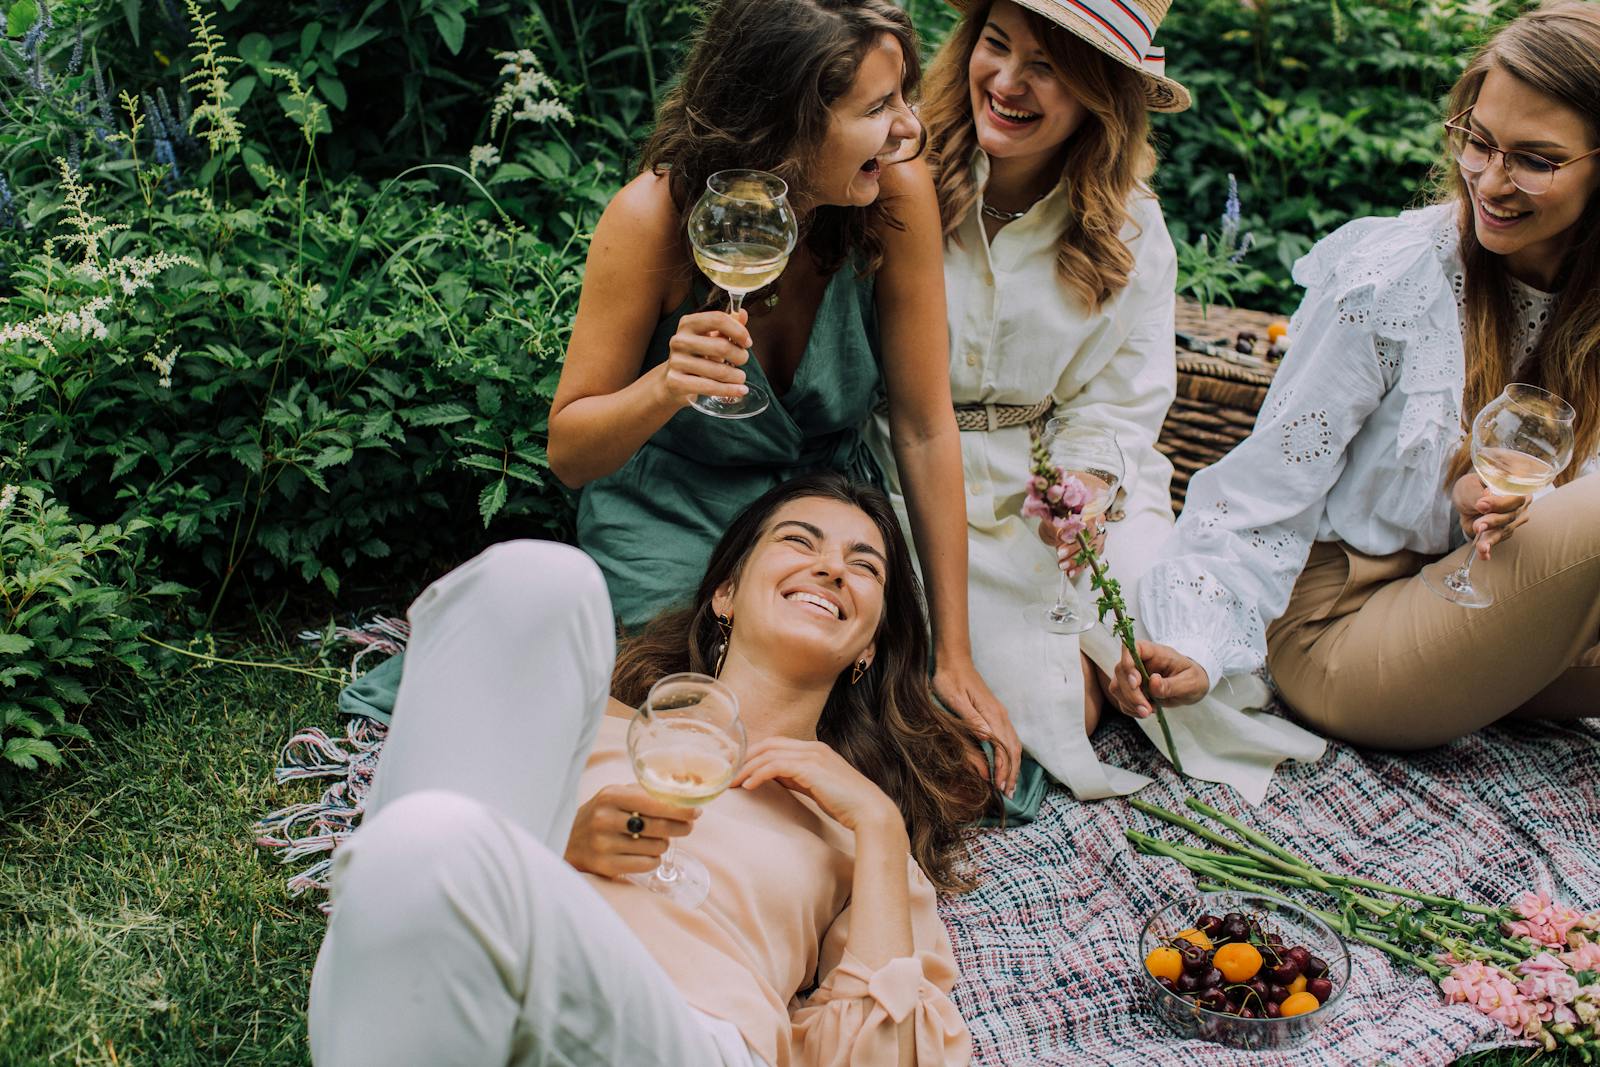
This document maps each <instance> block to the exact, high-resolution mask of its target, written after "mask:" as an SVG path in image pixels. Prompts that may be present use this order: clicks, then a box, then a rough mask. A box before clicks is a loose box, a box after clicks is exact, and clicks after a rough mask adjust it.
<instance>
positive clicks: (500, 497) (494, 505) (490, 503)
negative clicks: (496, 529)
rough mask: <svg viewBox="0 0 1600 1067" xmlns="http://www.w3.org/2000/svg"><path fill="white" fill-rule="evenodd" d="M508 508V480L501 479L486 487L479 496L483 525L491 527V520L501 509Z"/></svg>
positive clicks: (479, 509) (479, 510) (479, 508)
mask: <svg viewBox="0 0 1600 1067" xmlns="http://www.w3.org/2000/svg"><path fill="white" fill-rule="evenodd" d="M505 506H506V480H505V479H504V478H501V479H500V480H499V481H497V482H493V483H491V484H489V485H486V486H484V489H483V492H481V493H479V494H478V514H479V515H480V516H482V518H483V524H484V525H485V526H488V525H489V520H490V519H492V518H494V517H495V515H496V514H497V513H498V512H499V511H500V509H501V508H503V507H505Z"/></svg>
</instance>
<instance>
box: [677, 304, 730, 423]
mask: <svg viewBox="0 0 1600 1067" xmlns="http://www.w3.org/2000/svg"><path fill="white" fill-rule="evenodd" d="M749 318H750V312H748V311H746V310H743V309H740V310H739V311H736V312H731V313H730V312H727V311H697V312H694V313H693V314H689V315H685V316H684V317H683V318H681V319H679V320H678V332H677V333H675V334H673V335H672V340H671V341H669V342H668V343H667V360H666V362H665V363H663V364H662V368H663V373H662V388H664V389H665V390H666V393H667V397H668V399H669V401H670V403H671V404H672V405H673V406H674V407H675V408H683V407H688V406H689V405H691V404H693V403H694V402H695V400H696V398H698V397H721V398H725V399H729V400H737V399H738V398H740V397H742V396H744V395H746V394H747V393H748V392H749V391H750V390H749V386H747V385H745V381H744V379H745V372H744V371H743V370H741V369H740V368H742V367H743V366H744V365H745V363H746V362H748V361H749V359H750V331H749V329H748V328H747V326H746V323H747V321H748V319H749Z"/></svg>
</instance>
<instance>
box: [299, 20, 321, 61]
mask: <svg viewBox="0 0 1600 1067" xmlns="http://www.w3.org/2000/svg"><path fill="white" fill-rule="evenodd" d="M321 36H322V23H320V22H308V23H306V24H305V26H304V27H303V28H302V29H301V30H300V57H301V58H302V59H304V58H306V57H307V56H309V55H311V50H312V49H313V48H315V47H317V39H318V38H320V37H321Z"/></svg>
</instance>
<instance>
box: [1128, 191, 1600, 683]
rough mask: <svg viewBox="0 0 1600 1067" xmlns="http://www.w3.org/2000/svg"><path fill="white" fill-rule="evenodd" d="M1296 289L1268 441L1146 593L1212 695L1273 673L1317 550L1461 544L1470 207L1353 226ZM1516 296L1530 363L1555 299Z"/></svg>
mask: <svg viewBox="0 0 1600 1067" xmlns="http://www.w3.org/2000/svg"><path fill="white" fill-rule="evenodd" d="M1294 278H1295V281H1296V282H1298V283H1299V284H1300V285H1302V286H1304V287H1305V289H1306V295H1305V298H1304V300H1303V301H1302V302H1301V304H1300V308H1299V310H1298V311H1296V312H1295V314H1294V318H1293V320H1292V322H1291V323H1290V326H1289V336H1290V339H1291V347H1290V353H1289V356H1288V357H1287V358H1286V359H1285V360H1284V363H1283V366H1282V367H1281V368H1280V369H1279V371H1278V374H1277V377H1276V379H1275V380H1274V382H1273V384H1272V388H1271V390H1270V391H1269V392H1268V394H1267V398H1266V401H1265V403H1264V404H1263V405H1262V410H1261V415H1260V418H1259V419H1258V421H1257V423H1256V427H1255V431H1254V432H1253V433H1252V434H1251V435H1250V437H1249V438H1247V439H1246V440H1245V441H1244V443H1242V444H1241V445H1239V446H1238V447H1237V448H1235V449H1234V450H1233V451H1232V452H1230V453H1229V454H1228V455H1227V456H1226V457H1225V458H1223V459H1222V460H1221V461H1219V462H1217V463H1215V464H1213V465H1212V466H1211V467H1208V468H1207V469H1205V470H1203V471H1201V472H1200V473H1198V474H1196V475H1195V477H1194V480H1193V481H1192V482H1191V483H1190V487H1189V494H1188V500H1187V504H1186V506H1185V508H1184V511H1183V515H1182V517H1181V518H1180V519H1179V522H1178V525H1177V527H1176V528H1175V529H1174V530H1173V533H1172V535H1171V536H1170V537H1169V538H1168V541H1167V543H1166V544H1165V545H1164V546H1163V549H1162V551H1161V553H1160V559H1159V561H1158V562H1157V563H1156V564H1155V565H1154V566H1153V567H1152V568H1151V569H1150V572H1149V573H1148V574H1147V575H1146V576H1145V578H1144V580H1143V581H1142V582H1141V583H1140V587H1139V607H1140V617H1141V619H1142V621H1143V622H1144V624H1145V627H1146V629H1147V630H1148V631H1149V632H1150V634H1151V636H1152V637H1154V638H1155V639H1156V640H1157V641H1160V642H1163V643H1165V644H1168V645H1170V646H1172V647H1173V648H1175V649H1177V650H1178V651H1179V652H1182V653H1183V654H1184V655H1186V656H1188V657H1190V658H1191V659H1193V660H1195V661H1196V662H1197V663H1199V664H1200V665H1201V666H1202V667H1204V668H1205V671H1206V674H1207V676H1208V677H1209V678H1210V679H1211V682H1212V684H1213V685H1216V683H1218V682H1219V681H1220V680H1221V679H1222V678H1223V677H1224V676H1226V675H1236V674H1245V673H1249V672H1252V671H1255V670H1258V669H1260V668H1261V667H1263V666H1264V664H1265V663H1266V656H1267V643H1266V629H1267V626H1268V624H1269V623H1271V622H1272V621H1273V620H1274V619H1276V618H1278V617H1279V616H1280V615H1282V614H1283V612H1284V610H1285V609H1286V608H1287V607H1288V603H1289V595H1290V593H1291V592H1292V591H1293V589H1294V584H1295V581H1296V579H1298V578H1299V576H1300V571H1301V570H1302V569H1303V568H1304V566H1305V562H1306V558H1307V556H1308V555H1309V553H1310V551H1311V545H1312V543H1313V542H1314V541H1333V540H1342V541H1344V542H1346V543H1347V544H1349V545H1350V546H1351V547H1352V548H1355V549H1356V550H1358V551H1360V552H1364V553H1367V554H1369V555H1386V554H1389V553H1392V552H1397V551H1399V550H1401V549H1412V550H1414V551H1418V552H1425V553H1443V552H1446V551H1449V550H1450V549H1451V548H1452V547H1453V546H1454V545H1455V544H1457V543H1459V542H1460V535H1459V533H1458V527H1457V523H1456V518H1455V511H1454V509H1453V507H1452V506H1451V504H1450V499H1449V494H1448V493H1447V492H1446V490H1445V478H1446V473H1447V468H1448V466H1449V464H1450V461H1451V459H1452V458H1453V457H1454V456H1455V453H1456V450H1457V448H1458V447H1459V445H1460V443H1461V437H1462V430H1461V397H1462V391H1463V387H1464V385H1465V369H1464V356H1463V351H1462V342H1461V319H1460V301H1461V294H1462V289H1463V285H1464V281H1465V276H1464V274H1463V272H1462V267H1461V261H1460V258H1459V255H1458V253H1457V229H1456V213H1455V208H1454V207H1453V206H1452V205H1438V206H1434V207H1428V208H1423V209H1421V210H1418V211H1409V212H1406V213H1405V214H1403V215H1400V216H1399V217H1397V218H1366V219H1358V220H1356V221H1354V222H1350V223H1348V224H1346V225H1345V226H1343V227H1341V228H1340V229H1338V230H1337V231H1335V232H1334V233H1333V234H1331V235H1329V236H1328V237H1327V238H1325V239H1324V240H1322V241H1320V242H1319V243H1318V244H1317V245H1316V247H1314V248H1313V249H1312V250H1311V251H1310V253H1308V254H1307V255H1306V256H1305V257H1304V258H1303V259H1301V260H1300V261H1299V262H1298V263H1296V264H1295V267H1294ZM1513 298H1514V299H1513V303H1514V306H1515V307H1516V308H1517V309H1518V318H1517V342H1516V343H1517V351H1518V354H1519V360H1518V362H1520V361H1521V360H1522V359H1525V358H1526V357H1527V356H1528V355H1529V354H1531V352H1532V351H1533V348H1534V346H1535V345H1536V344H1537V341H1538V337H1539V333H1540V331H1541V330H1542V329H1543V327H1544V324H1545V322H1546V321H1547V320H1548V318H1549V313H1550V307H1551V303H1552V300H1553V298H1552V297H1550V296H1549V295H1548V294H1545V293H1541V292H1538V291H1537V290H1535V289H1532V288H1530V287H1527V286H1523V285H1518V286H1517V288H1516V291H1515V292H1514V293H1513ZM1595 466H1596V463H1595V460H1594V459H1592V458H1591V459H1590V460H1589V462H1588V464H1587V465H1586V470H1587V469H1589V468H1593V467H1595Z"/></svg>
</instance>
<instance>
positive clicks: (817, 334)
mask: <svg viewBox="0 0 1600 1067" xmlns="http://www.w3.org/2000/svg"><path fill="white" fill-rule="evenodd" d="M699 306H701V305H700V303H699V302H698V301H697V299H696V294H694V293H691V294H690V296H689V299H687V300H685V301H684V304H683V306H682V307H680V308H679V309H678V310H677V311H675V312H673V313H672V314H671V315H669V316H668V317H667V318H665V319H662V320H661V323H660V325H658V326H657V327H656V331H655V334H654V335H653V336H652V337H651V338H650V347H649V349H648V351H647V352H646V354H645V361H644V365H643V366H642V367H641V368H640V372H641V373H643V372H644V371H648V370H649V369H650V368H652V367H654V366H655V365H656V364H658V363H661V362H664V361H665V360H666V358H667V345H668V342H670V341H671V339H672V335H673V334H674V333H676V332H677V329H678V319H680V318H681V317H683V316H684V315H686V314H688V313H689V312H691V311H694V310H696V308H698V307H699ZM745 370H746V372H747V373H748V374H749V376H750V377H749V380H750V382H751V383H753V384H758V385H760V386H761V387H762V388H763V389H765V390H766V391H767V395H768V396H773V389H772V386H771V383H769V382H768V381H767V378H766V375H765V374H763V373H762V370H761V367H760V366H759V364H757V362H756V361H755V360H753V359H752V360H750V361H749V362H748V363H746V364H745ZM882 382H883V375H882V372H881V366H880V357H879V351H878V321H877V311H876V307H875V305H874V304H873V284H872V278H871V277H870V276H869V277H865V278H863V277H858V276H857V274H856V271H855V269H854V267H852V266H850V265H848V264H847V265H846V266H845V267H844V268H843V269H841V270H840V271H838V273H836V274H835V275H834V276H833V277H832V278H830V279H829V280H828V284H827V286H826V288H825V289H824V290H823V294H822V302H821V304H820V305H819V306H818V308H817V317H816V320H815V322H814V323H813V324H812V327H811V337H810V339H809V340H808V341H807V342H806V350H805V354H804V355H803V356H802V357H801V360H800V366H799V368H798V369H797V370H796V371H795V378H794V384H793V385H791V386H790V387H789V391H788V392H787V393H785V394H783V396H781V397H775V398H774V399H773V401H772V405H771V406H770V407H768V408H767V410H766V411H763V412H762V413H761V414H759V415H756V416H755V417H753V418H749V419H716V418H712V417H711V416H709V415H705V414H702V413H700V412H698V411H696V410H694V409H693V408H685V409H684V410H683V411H680V412H678V413H677V414H676V415H674V416H673V417H672V418H671V419H670V420H669V421H668V422H667V424H666V425H665V426H663V427H662V428H661V429H659V430H657V431H656V433H655V435H654V436H653V437H651V438H650V440H648V441H646V442H645V444H644V447H642V448H641V449H639V451H638V452H636V453H635V454H634V456H633V458H632V459H630V460H628V462H627V463H625V464H623V465H622V467H621V469H619V470H617V471H616V472H615V473H613V474H609V475H607V476H606V477H604V478H599V479H596V480H595V481H593V482H590V483H589V484H588V485H587V486H585V487H584V489H583V495H582V496H581V498H580V499H579V503H578V545H579V546H580V547H581V548H582V549H583V550H584V551H585V552H588V553H589V555H591V556H593V557H594V559H595V561H596V562H597V563H599V564H600V569H601V570H602V571H604V572H605V578H606V585H607V587H608V588H609V589H610V591H611V604H612V608H613V610H614V611H615V612H616V614H617V617H618V618H619V619H620V620H621V621H622V624H623V625H624V626H626V627H628V628H630V629H631V628H636V627H638V626H640V625H641V624H643V623H645V622H647V621H649V619H650V618H651V617H652V616H654V615H656V614H657V613H659V612H661V611H663V610H665V609H666V608H669V607H672V606H673V605H674V604H675V603H677V602H679V601H682V600H684V599H686V598H688V597H690V596H692V595H693V594H694V591H695V589H696V588H697V587H698V586H699V585H700V578H701V576H702V575H704V573H705V569H706V562H707V561H708V560H709V559H710V558H711V550H712V548H714V547H715V546H716V543H717V539H718V538H720V537H721V536H722V533H723V531H724V530H726V529H727V528H728V526H729V525H730V524H731V523H732V522H733V518H734V516H736V515H737V514H739V512H740V511H743V510H744V508H745V506H746V505H748V504H749V503H750V502H751V501H753V500H755V499H756V497H758V496H760V495H761V494H762V493H765V492H766V491H767V490H768V489H771V488H772V487H773V486H775V485H778V484H779V483H781V482H784V481H787V480H788V479H790V478H793V477H796V476H798V475H801V474H810V473H812V472H814V471H817V470H836V471H839V472H841V473H843V474H845V475H847V476H849V477H850V478H853V479H855V480H857V481H862V482H868V483H871V484H873V485H876V486H878V487H879V488H880V489H881V488H882V487H883V484H884V479H883V471H882V470H881V469H880V468H879V467H878V465H877V463H876V461H874V460H873V458H872V455H871V453H870V452H869V451H868V450H867V447H866V445H865V443H864V442H863V440H862V436H861V430H862V427H863V426H865V424H866V421H867V415H868V413H869V412H870V411H871V410H872V406H873V404H874V403H876V402H877V400H878V398H879V396H880V395H881V392H882ZM404 666H405V655H404V654H401V655H398V656H391V657H389V658H388V659H387V660H384V661H383V662H382V663H380V664H379V665H378V666H377V667H375V668H373V669H372V670H370V671H368V672H367V673H366V674H364V675H362V676H361V677H360V678H358V679H356V680H355V681H354V682H351V683H350V684H349V685H347V686H346V687H345V688H344V689H343V690H342V691H341V692H340V693H339V710H340V711H341V712H343V713H344V714H346V715H367V716H370V717H372V718H375V719H377V720H378V721H380V722H388V721H389V716H390V713H391V712H392V711H393V710H394V702H395V694H396V693H397V692H398V690H399V688H400V678H401V674H402V672H403V670H404Z"/></svg>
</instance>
